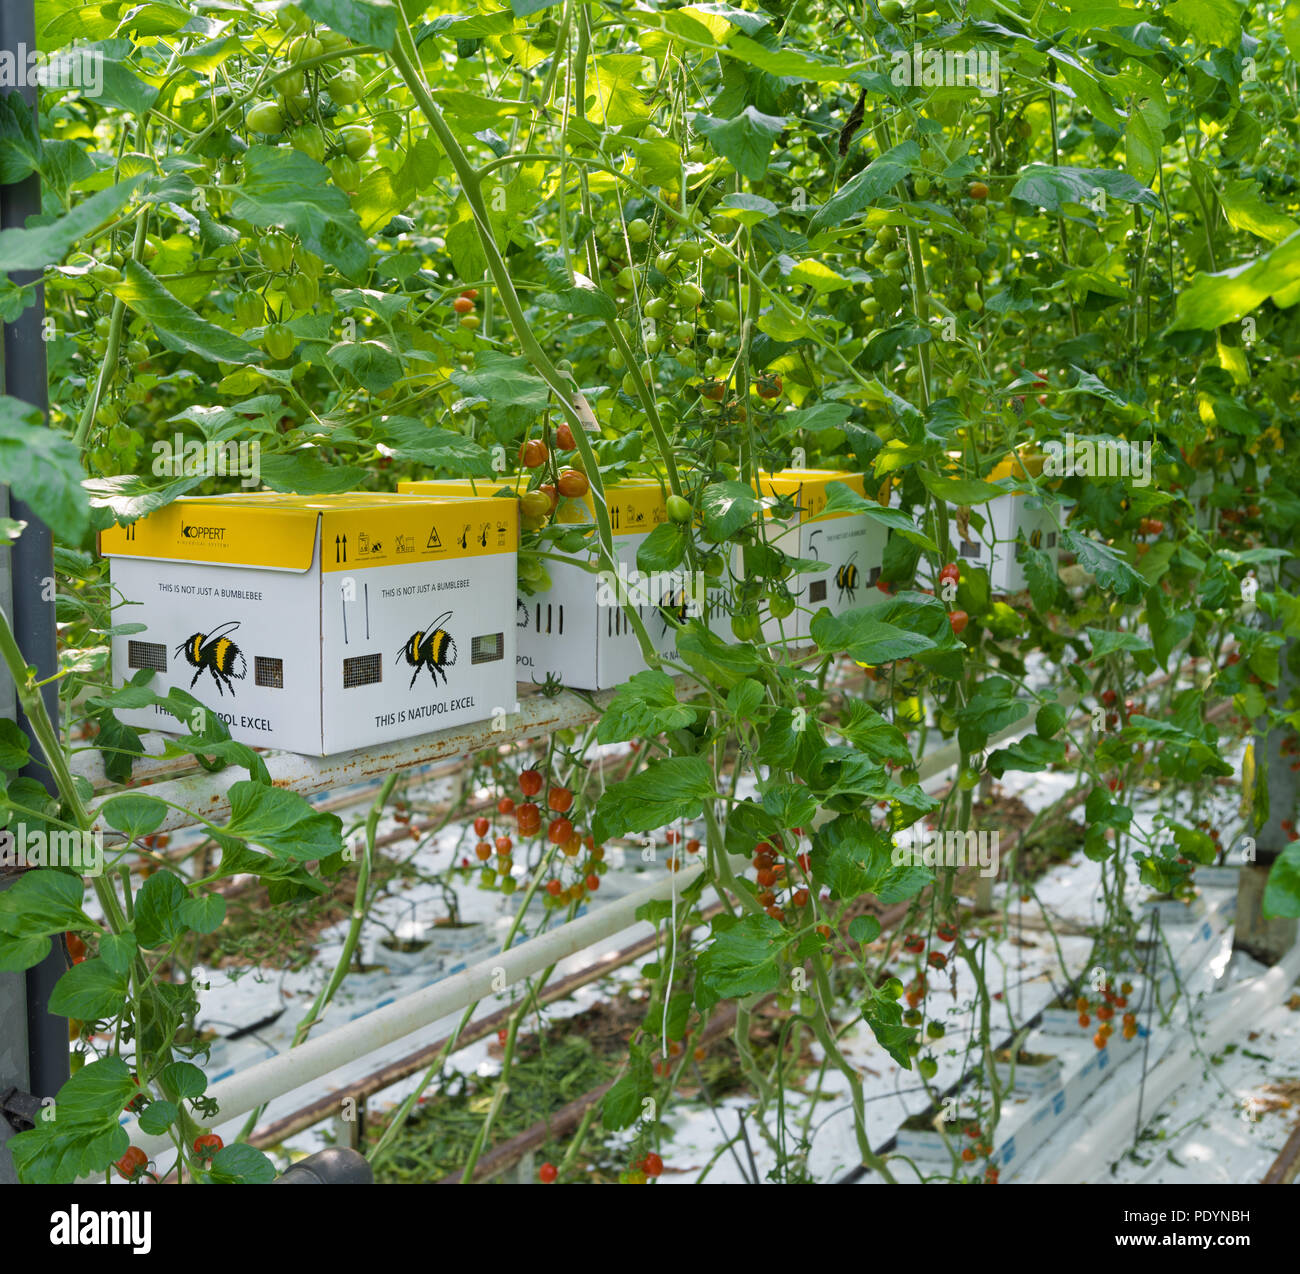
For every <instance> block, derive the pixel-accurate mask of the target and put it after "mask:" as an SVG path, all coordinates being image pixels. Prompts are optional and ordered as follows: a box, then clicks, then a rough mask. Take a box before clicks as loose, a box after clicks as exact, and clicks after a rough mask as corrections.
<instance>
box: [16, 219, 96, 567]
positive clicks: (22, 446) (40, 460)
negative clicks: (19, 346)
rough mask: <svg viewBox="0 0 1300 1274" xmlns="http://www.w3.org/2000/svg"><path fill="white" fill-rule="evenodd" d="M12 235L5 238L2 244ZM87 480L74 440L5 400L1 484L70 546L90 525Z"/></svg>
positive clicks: (21, 405) (29, 408) (25, 407)
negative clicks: (84, 485) (84, 482)
mask: <svg viewBox="0 0 1300 1274" xmlns="http://www.w3.org/2000/svg"><path fill="white" fill-rule="evenodd" d="M9 233H12V231H3V232H0V238H3V236H4V235H5V234H9ZM85 476H86V475H85V473H84V472H83V470H82V468H81V456H80V454H79V453H78V451H77V449H76V447H74V446H73V444H72V440H71V439H70V438H67V437H65V436H64V435H63V434H61V433H59V432H58V431H57V430H54V429H50V428H48V427H47V426H46V423H45V419H44V417H43V416H42V415H41V413H40V412H39V411H38V410H37V409H36V408H35V407H32V406H31V405H30V404H28V403H24V402H20V401H19V400H18V399H17V398H8V397H0V484H3V485H6V486H8V487H10V488H11V489H12V490H13V491H14V492H15V494H17V495H18V496H20V497H21V498H22V499H23V501H24V502H25V503H27V504H28V505H30V506H31V509H32V512H33V513H35V514H36V516H37V517H38V518H40V519H41V521H42V522H44V523H45V525H46V526H48V527H49V528H50V530H51V531H53V533H54V535H55V536H56V537H57V538H58V539H60V540H62V541H63V542H64V543H65V544H68V545H76V544H79V543H80V542H81V539H82V537H83V536H84V535H85V533H86V528H87V527H88V526H89V525H90V500H89V497H88V496H87V495H86V492H85V489H84V488H83V487H82V485H81V484H82V481H83V479H84V478H85Z"/></svg>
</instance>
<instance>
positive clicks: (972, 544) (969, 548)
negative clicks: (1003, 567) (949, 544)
mask: <svg viewBox="0 0 1300 1274" xmlns="http://www.w3.org/2000/svg"><path fill="white" fill-rule="evenodd" d="M961 555H962V557H979V555H980V542H979V541H978V540H962V542H961Z"/></svg>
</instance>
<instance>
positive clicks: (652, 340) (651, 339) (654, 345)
mask: <svg viewBox="0 0 1300 1274" xmlns="http://www.w3.org/2000/svg"><path fill="white" fill-rule="evenodd" d="M663 347H664V338H663V337H662V336H647V337H646V338H645V352H646V353H647V354H649V355H650V356H651V357H653V356H654V355H655V354H658V353H659V352H660V351H661V350H662V349H663Z"/></svg>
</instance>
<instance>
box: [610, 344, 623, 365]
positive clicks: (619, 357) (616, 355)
mask: <svg viewBox="0 0 1300 1274" xmlns="http://www.w3.org/2000/svg"><path fill="white" fill-rule="evenodd" d="M607 361H608V362H609V365H610V366H611V367H612V368H613V369H614V370H615V371H619V370H620V369H621V368H622V366H623V361H624V360H623V351H622V350H621V349H619V347H618V346H617V345H615V346H614V348H613V349H611V350H610V351H609V354H608V356H607Z"/></svg>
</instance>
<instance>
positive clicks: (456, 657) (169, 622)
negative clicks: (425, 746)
mask: <svg viewBox="0 0 1300 1274" xmlns="http://www.w3.org/2000/svg"><path fill="white" fill-rule="evenodd" d="M518 542H519V529H518V505H517V503H516V502H515V501H514V500H504V499H488V498H484V499H470V500H465V499H459V500H436V499H422V500H412V499H410V498H409V497H405V496H398V495H335V496H293V495H273V494H264V493H256V494H247V495H222V496H203V497H198V498H193V499H184V498H183V499H179V500H177V501H175V502H174V503H173V504H169V505H167V506H166V507H165V508H163V509H160V510H159V511H158V512H157V513H154V514H152V515H150V516H148V517H145V518H142V519H140V520H139V521H138V522H135V523H133V524H132V525H130V526H126V527H113V528H111V529H109V530H106V531H104V532H103V533H102V534H101V536H100V550H101V552H102V553H103V554H104V556H106V557H108V558H109V559H110V562H111V573H112V582H113V586H114V588H115V589H116V590H118V591H119V592H120V594H121V596H122V597H123V598H124V599H125V600H126V601H128V602H132V603H135V604H134V605H131V606H126V607H124V608H123V609H122V610H121V611H120V612H119V622H133V623H142V624H144V626H145V630H144V631H143V632H139V633H133V634H130V635H126V634H118V635H115V636H114V637H113V645H112V657H113V676H114V681H115V683H116V684H121V683H123V682H126V681H129V680H131V678H132V677H134V676H135V675H136V674H137V673H138V671H139V670H140V669H142V668H148V669H152V670H153V672H154V677H153V680H152V681H151V683H150V684H151V686H152V687H153V688H154V689H155V690H157V692H158V693H159V694H166V693H167V692H168V691H169V690H170V688H171V687H173V686H177V687H180V688H181V689H182V690H187V691H190V692H191V693H193V694H194V695H195V696H196V697H197V698H199V699H200V700H201V701H202V702H203V703H204V704H205V705H206V706H207V707H208V708H210V709H211V710H212V711H213V712H215V713H216V714H217V715H218V716H219V717H220V718H221V720H223V721H224V722H226V724H227V726H228V727H229V729H230V733H231V735H232V736H233V737H234V738H236V739H239V740H241V741H243V742H245V743H251V744H258V745H264V746H267V747H274V748H283V749H286V750H288V751H292V752H303V753H308V754H310V755H316V756H320V755H326V754H328V753H332V752H342V751H347V750H350V749H352V748H359V747H365V746H367V745H370V744H376V743H385V742H389V741H392V740H394V739H402V738H407V737H410V736H412V735H418V734H425V733H428V732H429V731H431V730H438V729H444V728H447V727H450V726H457V725H465V724H467V723H470V722H474V721H481V720H485V719H487V718H490V717H491V716H492V713H493V710H494V709H496V708H509V706H510V705H511V704H513V703H514V698H515V686H514V664H515V627H514V614H513V610H514V592H515V576H516V556H517V549H518ZM119 715H120V716H121V718H122V720H124V721H126V722H128V723H129V724H131V725H133V726H142V727H149V728H153V729H157V730H162V731H172V732H175V731H177V730H179V729H180V728H181V727H180V725H179V723H178V722H177V721H176V719H175V718H174V717H172V716H171V715H170V714H168V713H165V712H164V711H163V710H162V709H160V708H157V707H151V708H146V709H136V710H130V711H123V712H121V713H120V714H119Z"/></svg>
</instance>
